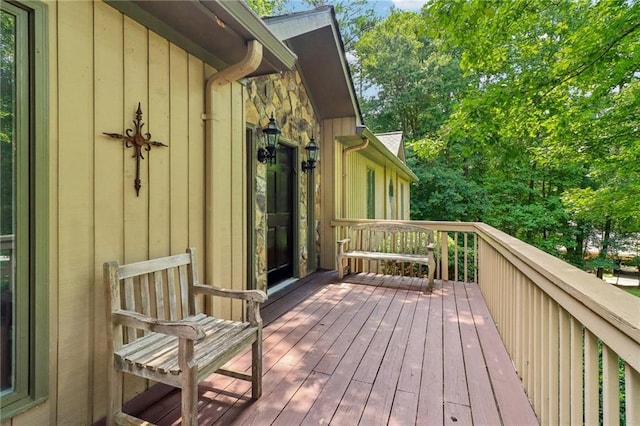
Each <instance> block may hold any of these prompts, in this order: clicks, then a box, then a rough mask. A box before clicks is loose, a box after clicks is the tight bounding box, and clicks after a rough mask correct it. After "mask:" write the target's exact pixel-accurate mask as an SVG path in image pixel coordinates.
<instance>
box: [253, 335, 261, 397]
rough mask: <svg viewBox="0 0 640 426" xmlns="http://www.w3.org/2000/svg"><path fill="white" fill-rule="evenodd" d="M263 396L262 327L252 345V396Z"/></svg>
mask: <svg viewBox="0 0 640 426" xmlns="http://www.w3.org/2000/svg"><path fill="white" fill-rule="evenodd" d="M261 396H262V329H259V330H258V336H257V337H256V341H255V342H253V344H252V345H251V398H252V399H258V398H260V397H261Z"/></svg>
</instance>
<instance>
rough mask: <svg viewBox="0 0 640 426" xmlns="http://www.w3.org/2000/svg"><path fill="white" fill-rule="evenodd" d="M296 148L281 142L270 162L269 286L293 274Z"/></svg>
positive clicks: (268, 184)
mask: <svg viewBox="0 0 640 426" xmlns="http://www.w3.org/2000/svg"><path fill="white" fill-rule="evenodd" d="M294 154H295V151H294V149H293V148H290V147H287V146H284V145H282V144H281V145H280V146H279V147H278V149H277V151H276V163H275V164H269V165H267V285H268V286H272V285H274V284H276V283H279V282H281V281H283V280H286V279H287V278H291V277H292V276H293V234H294V204H293V192H294V191H293V184H294V182H295V175H294V168H293V165H294Z"/></svg>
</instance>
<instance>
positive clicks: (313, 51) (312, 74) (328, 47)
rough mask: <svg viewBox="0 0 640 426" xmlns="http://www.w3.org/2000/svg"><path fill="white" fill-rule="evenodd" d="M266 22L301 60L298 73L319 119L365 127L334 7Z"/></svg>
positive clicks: (282, 16) (270, 19) (269, 19)
mask: <svg viewBox="0 0 640 426" xmlns="http://www.w3.org/2000/svg"><path fill="white" fill-rule="evenodd" d="M264 22H265V24H266V25H267V27H268V28H269V29H270V30H271V31H272V32H273V33H274V34H275V35H276V36H277V37H278V38H279V39H280V40H282V41H284V42H285V43H286V44H287V46H288V47H289V48H290V49H291V50H292V51H293V52H294V53H295V54H296V55H297V56H298V69H299V70H300V74H301V75H302V78H303V80H304V83H305V86H307V91H308V93H309V97H310V98H311V101H312V103H313V105H314V107H315V109H316V112H317V113H318V116H319V117H320V118H322V119H328V118H339V117H354V116H355V117H356V121H358V124H360V123H362V114H361V112H360V105H359V104H358V98H357V96H356V94H355V90H354V87H353V81H352V78H351V72H350V71H349V65H348V63H347V59H346V55H345V52H344V45H343V43H342V36H341V35H340V29H339V28H338V22H337V20H336V16H335V12H334V10H333V7H331V6H321V7H319V8H316V9H313V10H310V11H305V12H296V13H291V14H288V15H281V16H273V17H267V18H264Z"/></svg>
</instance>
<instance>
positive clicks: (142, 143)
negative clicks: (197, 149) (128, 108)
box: [102, 102, 168, 197]
mask: <svg viewBox="0 0 640 426" xmlns="http://www.w3.org/2000/svg"><path fill="white" fill-rule="evenodd" d="M133 125H134V126H135V129H127V130H126V131H125V132H124V135H122V134H119V133H107V132H102V134H103V135H107V136H109V137H110V138H114V139H123V140H124V146H125V147H126V148H134V149H135V152H134V154H133V155H132V157H133V158H135V159H136V179H135V181H134V183H133V186H134V187H135V188H136V197H138V196H140V187H141V186H142V184H141V183H140V160H144V155H142V150H143V149H144V150H145V151H147V152H149V151H151V147H152V146H168V145H165V144H163V143H162V142H156V141H152V140H151V133H142V127H143V126H144V123H143V122H142V109H140V102H138V110H137V111H136V119H135V120H133ZM132 133H133V134H132Z"/></svg>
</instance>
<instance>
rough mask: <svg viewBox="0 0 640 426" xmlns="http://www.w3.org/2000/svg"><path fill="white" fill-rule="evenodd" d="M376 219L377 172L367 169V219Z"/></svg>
mask: <svg viewBox="0 0 640 426" xmlns="http://www.w3.org/2000/svg"><path fill="white" fill-rule="evenodd" d="M375 217H376V172H375V170H373V169H367V219H375Z"/></svg>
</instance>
